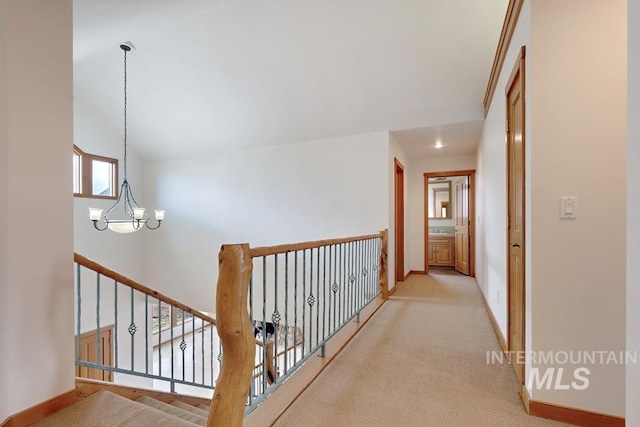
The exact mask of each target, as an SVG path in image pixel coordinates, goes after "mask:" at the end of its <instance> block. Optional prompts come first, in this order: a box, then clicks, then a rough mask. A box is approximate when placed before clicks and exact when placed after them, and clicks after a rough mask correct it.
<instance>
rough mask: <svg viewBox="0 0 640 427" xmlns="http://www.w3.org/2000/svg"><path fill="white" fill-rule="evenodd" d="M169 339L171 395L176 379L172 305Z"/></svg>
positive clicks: (173, 391) (170, 309)
mask: <svg viewBox="0 0 640 427" xmlns="http://www.w3.org/2000/svg"><path fill="white" fill-rule="evenodd" d="M169 323H170V325H169V331H170V334H169V338H170V341H169V343H170V346H171V393H175V392H176V383H175V381H174V379H175V378H176V376H175V366H174V365H175V357H174V350H173V347H174V345H173V304H172V305H170V306H169Z"/></svg>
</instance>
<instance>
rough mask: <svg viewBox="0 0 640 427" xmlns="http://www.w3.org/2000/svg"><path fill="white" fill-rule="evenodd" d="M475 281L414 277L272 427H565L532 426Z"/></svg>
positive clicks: (545, 423) (552, 423)
mask: <svg viewBox="0 0 640 427" xmlns="http://www.w3.org/2000/svg"><path fill="white" fill-rule="evenodd" d="M488 351H496V352H497V351H500V347H499V344H498V340H497V338H496V336H495V332H494V330H493V327H492V325H491V322H490V320H489V317H488V314H487V312H486V311H485V308H484V305H483V302H482V296H481V294H480V290H479V289H478V285H477V283H476V281H475V279H472V278H469V277H466V276H452V275H434V276H415V275H413V276H411V277H410V278H409V279H408V280H407V281H406V282H404V283H400V284H399V285H398V289H397V292H396V293H395V294H394V295H393V296H392V297H391V298H390V299H389V301H388V302H387V303H386V304H384V306H383V307H381V309H380V310H379V311H378V313H376V314H375V315H374V316H373V318H372V319H371V320H369V323H368V324H367V325H366V326H365V327H364V328H363V329H362V330H361V331H360V333H359V334H358V335H356V336H355V337H354V338H353V340H352V341H351V343H349V344H348V345H347V347H346V348H345V349H344V350H343V351H342V353H341V354H339V355H338V357H337V358H336V359H335V360H334V362H333V363H331V364H330V365H329V366H328V367H327V368H326V369H325V371H324V372H323V373H321V374H320V376H319V377H318V378H317V379H316V381H315V382H313V383H312V384H311V385H310V386H309V388H308V389H307V390H306V391H305V392H304V393H303V394H302V395H301V396H300V397H299V398H298V400H297V401H295V402H294V403H293V405H292V406H291V407H290V408H289V409H288V410H287V411H286V412H285V414H284V415H283V416H282V417H281V418H280V420H278V422H277V423H276V424H275V425H277V426H299V425H305V426H361V425H372V426H383V425H385V426H386V425H390V426H398V427H400V426H403V427H404V426H456V427H459V426H474V427H478V426H487V427H495V426H549V427H551V426H567V425H568V424H563V423H559V422H555V421H549V420H545V419H542V418H536V417H531V416H529V415H528V414H527V413H526V411H525V408H524V405H523V403H522V401H521V400H520V396H519V395H518V382H517V379H516V375H515V373H514V371H513V369H512V368H511V366H510V365H507V364H504V365H500V364H487V362H486V358H487V352H488Z"/></svg>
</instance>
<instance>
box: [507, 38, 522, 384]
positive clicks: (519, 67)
mask: <svg viewBox="0 0 640 427" xmlns="http://www.w3.org/2000/svg"><path fill="white" fill-rule="evenodd" d="M525 55H526V48H525V46H522V47H521V48H520V52H519V54H518V57H517V58H516V63H515V65H514V67H513V70H512V71H511V75H510V77H509V80H508V83H507V86H506V88H505V105H506V110H505V134H506V136H507V137H506V138H505V141H506V150H505V154H506V159H505V160H506V162H505V163H506V167H507V169H506V171H507V179H506V182H505V184H506V188H505V191H506V195H507V206H506V208H507V212H506V214H507V219H508V218H509V208H510V204H511V195H510V193H509V173H510V172H509V171H510V164H511V160H510V146H509V135H508V133H509V131H510V129H509V92H510V91H511V88H512V86H513V83H514V81H515V80H516V78H517V77H518V75H519V76H520V96H521V97H522V100H523V101H522V129H523V133H522V144H523V147H524V146H525V143H526V132H525V131H524V130H525V129H526V103H525V86H526V84H525ZM525 154H526V153H525V152H524V149H523V156H524V155H525ZM522 175H523V179H522V195H523V200H522V230H523V233H522V243H521V248H520V252H521V253H522V272H523V275H524V277H523V279H522V285H523V288H524V289H523V292H522V299H523V300H522V310H523V313H522V322H523V325H522V328H523V330H522V334H523V335H522V340H523V343H522V349H523V351H526V316H525V315H526V305H527V294H526V225H527V218H526V189H527V187H526V185H527V184H526V164H525V162H524V161H523V162H522ZM507 222H508V220H507ZM510 238H511V236H510V234H509V224H507V239H506V257H507V259H506V261H507V263H506V267H507V268H506V278H507V334H506V335H507V336H506V341H507V348H508V349H509V351H511V350H512V349H513V343H512V342H511V315H510V310H511V298H512V295H511V282H510V280H511V279H510V277H511V269H510V263H511V261H510V249H511V242H510ZM525 371H526V370H525ZM525 374H526V372H525ZM524 381H525V378H524V375H523V378H522V382H523V384H524Z"/></svg>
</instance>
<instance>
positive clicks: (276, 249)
mask: <svg viewBox="0 0 640 427" xmlns="http://www.w3.org/2000/svg"><path fill="white" fill-rule="evenodd" d="M378 237H382V233H376V234H368V235H366V236H355V237H345V238H342V239H328V240H316V241H313V242H302V243H290V244H286V245H278V246H264V247H260V248H252V249H251V258H259V257H263V256H268V255H275V254H284V253H287V252H295V251H302V250H305V249H315V248H320V247H322V246H330V245H339V244H341V243H351V242H359V241H361V240H370V239H375V238H378Z"/></svg>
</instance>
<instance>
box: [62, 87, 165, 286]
mask: <svg viewBox="0 0 640 427" xmlns="http://www.w3.org/2000/svg"><path fill="white" fill-rule="evenodd" d="M114 89H115V88H114ZM90 105H91V104H90V103H87V102H85V101H84V100H83V99H82V98H79V97H78V95H77V94H76V95H75V96H74V105H73V118H74V123H73V141H74V143H75V145H77V146H78V147H79V148H80V149H81V150H83V151H84V152H86V153H90V154H97V155H100V156H106V157H112V158H117V159H118V166H119V169H120V170H119V180H120V182H118V186H119V185H120V184H121V183H122V179H123V176H124V174H123V167H124V162H123V130H121V129H118V130H115V129H111V128H109V127H106V126H105V124H104V121H102V120H101V119H100V116H99V114H98V113H96V112H95V111H93V110H92V108H91V107H90ZM127 163H128V165H127V169H128V179H129V184H130V185H131V189H132V191H133V195H134V197H135V198H136V201H137V202H138V203H140V204H141V205H142V206H143V207H145V208H147V209H150V210H151V209H153V208H154V206H153V205H152V204H149V203H147V200H146V199H145V194H144V182H143V177H144V173H143V166H144V165H143V163H142V161H141V160H140V157H139V156H138V154H137V153H136V151H135V150H134V149H132V147H131V144H129V146H128V147H127ZM118 191H119V188H118ZM114 202H115V201H114V200H99V199H91V198H82V197H74V202H73V206H74V250H75V251H76V252H78V253H79V254H81V255H84V256H86V257H87V258H90V259H92V260H94V261H96V262H98V263H100V264H102V265H104V266H105V267H108V268H110V269H112V270H115V271H117V272H118V273H120V274H123V275H125V276H127V277H129V278H131V279H134V280H138V281H143V283H144V284H145V285H148V286H150V287H151V288H153V283H145V282H144V278H145V276H144V271H143V262H142V249H143V245H142V241H143V239H144V235H145V234H147V233H151V232H152V231H150V230H146V229H142V230H139V231H137V232H135V233H131V234H117V233H114V232H112V231H109V230H107V231H103V232H99V231H97V230H96V229H95V228H94V227H93V223H92V222H91V221H90V220H89V210H88V208H89V207H92V208H101V209H104V211H105V212H106V210H107V209H108V208H109V207H110V206H111V205H113V203H114ZM100 225H101V226H102V225H103V224H102V223H101V224H100Z"/></svg>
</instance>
